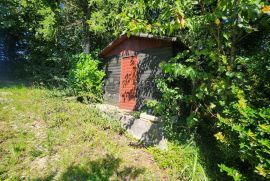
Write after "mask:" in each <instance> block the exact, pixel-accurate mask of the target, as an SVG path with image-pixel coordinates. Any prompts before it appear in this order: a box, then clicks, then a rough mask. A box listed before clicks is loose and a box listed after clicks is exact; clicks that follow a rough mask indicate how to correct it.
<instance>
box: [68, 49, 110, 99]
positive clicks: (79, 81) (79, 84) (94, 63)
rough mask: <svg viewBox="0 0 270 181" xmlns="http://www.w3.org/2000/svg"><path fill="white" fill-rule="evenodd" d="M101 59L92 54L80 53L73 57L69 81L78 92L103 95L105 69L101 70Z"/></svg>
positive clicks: (80, 93)
mask: <svg viewBox="0 0 270 181" xmlns="http://www.w3.org/2000/svg"><path fill="white" fill-rule="evenodd" d="M99 64H100V61H98V60H97V59H94V58H93V56H92V55H89V54H83V53H82V54H80V55H76V56H74V57H73V59H72V68H71V70H70V71H69V82H70V84H71V87H72V88H73V89H74V91H75V93H76V94H79V95H82V94H85V93H86V92H87V93H92V94H94V95H95V96H97V97H101V95H102V86H103V78H104V76H105V73H104V71H102V70H99Z"/></svg>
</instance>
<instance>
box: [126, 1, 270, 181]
mask: <svg viewBox="0 0 270 181" xmlns="http://www.w3.org/2000/svg"><path fill="white" fill-rule="evenodd" d="M135 6H136V7H137V10H138V11H137V12H136V13H135V14H136V15H137V17H139V18H140V20H137V21H136V22H131V24H130V30H131V31H134V28H135V31H146V32H149V31H150V32H153V33H158V34H172V33H174V34H178V35H179V36H180V37H181V38H182V41H184V42H185V44H186V45H188V47H189V48H190V49H189V50H187V51H185V52H183V53H180V54H178V56H176V57H175V58H173V59H172V60H170V62H169V63H167V62H164V63H162V64H161V68H162V69H163V72H164V74H165V77H166V78H161V79H160V80H157V85H158V87H159V89H160V91H161V92H162V100H161V103H157V102H155V101H152V102H149V103H148V105H150V106H151V107H152V108H154V113H156V115H160V116H163V117H164V118H165V120H166V126H165V129H166V131H167V136H168V137H169V138H171V139H172V140H183V136H184V140H187V139H195V140H197V142H198V145H200V144H202V145H203V147H206V146H207V145H208V144H209V142H211V144H212V145H210V146H209V148H208V149H207V150H206V152H211V150H213V151H214V152H218V155H216V156H215V157H212V158H210V159H211V160H209V161H210V162H212V163H214V164H216V166H219V168H220V170H221V171H222V172H225V173H227V175H228V176H230V177H232V178H233V179H234V180H257V179H261V180H263V179H269V177H270V172H269V171H270V157H269V150H270V142H269V126H270V119H269V118H270V117H269V116H270V114H269V111H270V109H269V106H270V99H269V95H270V81H269V77H270V71H269V67H270V57H269V55H270V46H269V42H270V26H269V25H270V18H269V15H270V6H269V3H268V2H265V1H252V0H250V1H244V0H242V1H239V0H232V1H227V0H226V1H222V0H220V1H175V2H174V1H171V2H169V3H167V1H162V0H161V1H152V2H143V1H140V3H136V5H135ZM130 8H134V6H131V7H130ZM152 11H155V12H157V11H158V12H162V13H159V14H158V15H157V16H156V17H153V16H150V17H149V16H148V15H149V13H151V12H152ZM175 17H176V18H175ZM164 21H165V22H164ZM138 22H139V24H140V26H135V24H136V23H138ZM161 24H163V25H164V26H161ZM166 25H167V26H166ZM148 27H149V28H148ZM179 29H181V30H179ZM255 41H256V42H255ZM209 133H210V134H209ZM186 135H189V136H188V137H185V136H186ZM190 135H192V136H191V137H190ZM192 137H193V138H192ZM213 137H215V138H216V140H217V141H215V140H213ZM213 141H214V142H213ZM208 154H209V153H207V154H206V156H207V157H208V156H209V155H208ZM213 155H214V154H213ZM208 159H209V158H208ZM212 163H210V166H211V165H212ZM220 179H221V178H220Z"/></svg>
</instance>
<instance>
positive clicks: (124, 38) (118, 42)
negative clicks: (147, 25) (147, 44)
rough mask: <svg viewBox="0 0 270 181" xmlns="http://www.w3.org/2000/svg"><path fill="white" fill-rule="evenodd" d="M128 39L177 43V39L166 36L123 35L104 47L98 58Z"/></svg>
mask: <svg viewBox="0 0 270 181" xmlns="http://www.w3.org/2000/svg"><path fill="white" fill-rule="evenodd" d="M130 37H139V38H148V39H155V40H164V41H171V42H176V41H179V40H178V38H177V37H167V36H155V35H151V34H146V33H138V34H130V36H128V35H127V34H123V35H121V36H120V37H118V38H117V39H115V40H114V41H112V42H111V43H110V44H109V45H108V46H106V47H105V48H104V49H103V50H102V51H101V52H100V54H99V56H101V57H103V56H104V55H106V54H107V53H108V52H110V51H111V50H112V49H113V48H115V47H116V46H118V45H119V44H121V43H122V42H123V41H125V40H126V39H128V38H130Z"/></svg>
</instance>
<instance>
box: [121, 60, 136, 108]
mask: <svg viewBox="0 0 270 181" xmlns="http://www.w3.org/2000/svg"><path fill="white" fill-rule="evenodd" d="M137 63H138V59H137V56H130V57H124V58H122V61H121V78H120V100H119V107H120V108H123V109H129V110H134V109H135V106H136V82H137Z"/></svg>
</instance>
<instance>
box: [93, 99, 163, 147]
mask: <svg viewBox="0 0 270 181" xmlns="http://www.w3.org/2000/svg"><path fill="white" fill-rule="evenodd" d="M94 106H95V108H97V109H98V110H99V111H101V112H102V113H104V116H105V117H106V118H108V119H111V120H120V122H121V125H122V127H123V128H124V129H125V130H126V131H127V132H128V133H129V134H131V135H132V136H133V137H134V138H136V139H138V141H140V142H143V143H145V144H146V145H148V146H153V145H158V147H159V148H160V149H162V150H164V149H167V140H166V139H165V138H164V135H163V123H162V120H161V119H159V118H157V117H155V116H152V115H148V114H146V113H141V115H140V118H135V117H134V116H132V114H131V112H129V111H126V110H121V109H119V108H118V107H117V106H112V105H108V104H96V105H94Z"/></svg>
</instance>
